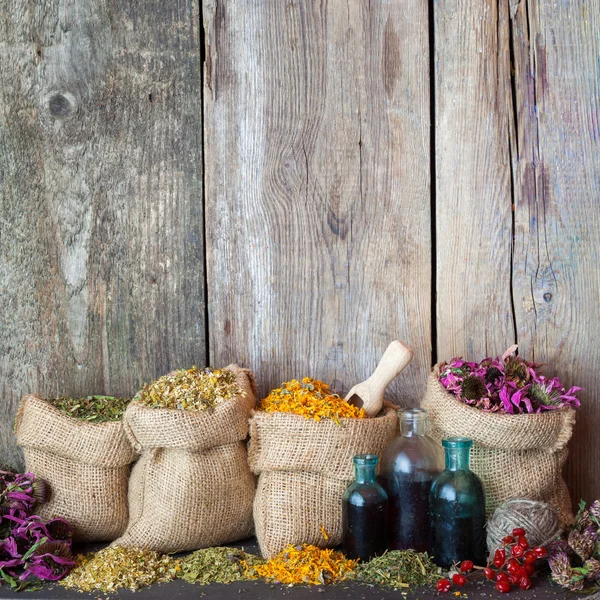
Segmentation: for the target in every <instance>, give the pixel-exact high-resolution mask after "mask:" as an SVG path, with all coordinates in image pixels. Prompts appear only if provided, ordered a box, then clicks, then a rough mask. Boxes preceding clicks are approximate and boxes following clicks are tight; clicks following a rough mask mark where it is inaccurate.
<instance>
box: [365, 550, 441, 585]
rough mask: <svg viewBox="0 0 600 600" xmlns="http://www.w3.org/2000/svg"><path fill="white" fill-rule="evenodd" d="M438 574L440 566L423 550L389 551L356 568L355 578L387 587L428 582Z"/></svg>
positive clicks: (433, 580) (439, 574) (428, 583)
mask: <svg viewBox="0 0 600 600" xmlns="http://www.w3.org/2000/svg"><path fill="white" fill-rule="evenodd" d="M440 577H441V569H440V568H439V567H438V566H437V565H436V564H435V563H434V562H433V560H431V558H429V556H428V555H427V553H423V552H416V551H415V550H390V551H388V552H386V553H385V554H383V555H381V556H378V557H376V558H373V559H372V560H370V561H369V562H367V563H362V564H360V563H359V564H358V566H357V567H356V577H355V578H356V580H357V581H361V582H363V583H368V584H372V585H379V586H383V587H390V588H412V587H419V586H422V585H431V584H434V583H436V582H437V581H438V579H439V578H440Z"/></svg>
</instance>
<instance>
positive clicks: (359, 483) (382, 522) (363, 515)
mask: <svg viewBox="0 0 600 600" xmlns="http://www.w3.org/2000/svg"><path fill="white" fill-rule="evenodd" d="M378 461H379V458H378V457H377V456H376V455H375V454H360V455H358V456H355V457H354V472H355V474H356V481H354V482H353V483H351V484H350V485H349V486H348V488H346V491H345V492H344V497H343V500H342V528H343V537H342V548H343V550H344V554H345V555H346V556H347V557H348V558H352V559H356V558H360V560H361V561H367V560H370V559H371V558H373V557H374V556H378V555H380V554H383V553H384V552H385V550H386V518H387V504H388V497H387V494H386V493H385V490H384V489H383V487H381V485H379V483H377V480H376V476H377V474H376V469H377V463H378Z"/></svg>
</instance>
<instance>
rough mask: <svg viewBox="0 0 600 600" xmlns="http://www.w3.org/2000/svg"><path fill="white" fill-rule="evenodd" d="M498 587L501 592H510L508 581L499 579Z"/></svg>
mask: <svg viewBox="0 0 600 600" xmlns="http://www.w3.org/2000/svg"><path fill="white" fill-rule="evenodd" d="M496 589H497V590H498V591H499V592H502V593H503V594H506V592H510V583H509V582H508V581H504V580H498V581H497V582H496Z"/></svg>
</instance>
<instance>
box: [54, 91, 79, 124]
mask: <svg viewBox="0 0 600 600" xmlns="http://www.w3.org/2000/svg"><path fill="white" fill-rule="evenodd" d="M76 109H77V103H76V101H75V97H74V96H73V94H70V93H69V92H52V93H51V94H50V95H49V96H48V111H49V112H50V114H51V115H52V116H53V117H54V118H55V119H69V118H70V117H72V116H73V115H74V114H75V111H76Z"/></svg>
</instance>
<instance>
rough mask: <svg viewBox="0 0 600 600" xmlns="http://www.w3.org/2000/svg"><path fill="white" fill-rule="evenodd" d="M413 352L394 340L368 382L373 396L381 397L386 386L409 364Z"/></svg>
mask: <svg viewBox="0 0 600 600" xmlns="http://www.w3.org/2000/svg"><path fill="white" fill-rule="evenodd" d="M413 355H414V352H413V351H412V349H411V348H409V347H408V346H407V345H406V344H403V343H402V342H401V341H400V340H394V341H393V342H392V343H391V344H390V345H389V346H388V347H387V349H386V351H385V352H384V353H383V356H382V357H381V360H380V361H379V364H378V365H377V368H376V369H375V371H374V372H373V375H371V377H369V379H368V381H369V384H370V386H371V390H372V391H373V395H374V396H376V397H377V396H379V395H381V396H383V394H384V393H385V390H386V389H387V387H388V385H390V383H391V382H392V380H393V379H395V378H396V377H397V376H398V375H399V374H400V373H401V372H402V371H403V370H404V369H405V368H406V367H407V366H408V364H409V363H410V361H411V360H412V358H413Z"/></svg>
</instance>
